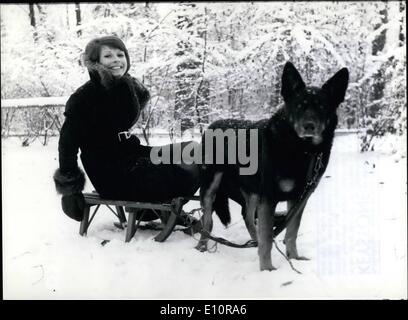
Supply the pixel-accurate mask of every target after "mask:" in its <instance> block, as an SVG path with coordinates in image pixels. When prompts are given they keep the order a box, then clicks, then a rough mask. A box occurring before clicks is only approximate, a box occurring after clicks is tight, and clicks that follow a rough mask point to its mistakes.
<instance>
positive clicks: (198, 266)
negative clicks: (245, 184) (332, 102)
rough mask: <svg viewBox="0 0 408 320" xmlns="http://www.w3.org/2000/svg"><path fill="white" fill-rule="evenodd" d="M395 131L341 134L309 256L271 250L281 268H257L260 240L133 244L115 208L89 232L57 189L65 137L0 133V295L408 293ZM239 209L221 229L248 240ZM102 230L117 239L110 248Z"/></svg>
mask: <svg viewBox="0 0 408 320" xmlns="http://www.w3.org/2000/svg"><path fill="white" fill-rule="evenodd" d="M389 141H390V140H388V142H387V141H386V140H385V142H384V143H383V145H382V146H381V148H380V150H382V151H377V152H374V153H365V154H360V153H359V152H358V140H357V138H356V136H355V135H342V136H338V137H336V140H335V143H334V148H333V153H332V157H331V162H330V164H329V167H328V169H327V171H326V173H325V177H324V178H323V179H322V181H321V183H320V185H319V187H318V188H317V190H316V192H315V193H314V195H313V196H312V197H311V199H310V201H309V203H308V205H307V207H306V211H305V213H304V218H303V221H302V225H301V229H300V236H299V239H298V247H299V251H300V253H301V254H302V255H305V256H308V257H310V258H311V260H310V261H293V264H294V266H295V267H296V268H297V269H298V270H300V271H301V272H302V274H297V273H295V272H294V271H293V270H292V269H291V268H290V266H289V264H288V263H287V261H286V260H285V259H284V258H283V257H282V256H281V255H280V254H279V252H278V251H277V250H276V249H275V248H274V249H273V253H272V256H273V264H274V266H275V267H277V270H276V271H273V272H260V271H259V266H258V256H257V250H256V248H250V249H235V248H230V247H226V246H223V245H218V246H217V248H216V250H215V252H212V253H201V252H198V251H197V250H195V249H194V246H195V245H196V243H197V237H196V238H192V237H189V236H187V235H185V234H184V233H182V232H174V233H172V235H171V236H170V237H169V238H168V240H167V241H166V242H164V243H157V242H155V241H153V240H152V238H153V236H154V235H155V233H154V232H153V231H138V232H137V233H136V235H135V238H134V239H133V240H132V241H131V242H130V243H125V242H124V238H125V232H124V231H122V230H118V229H116V228H115V227H114V226H113V222H114V221H115V219H114V218H115V217H114V216H113V215H112V214H111V213H110V211H108V210H107V209H100V210H99V212H98V214H97V215H96V217H95V219H94V221H93V223H92V225H91V227H90V229H89V231H88V235H87V237H81V236H79V234H78V230H79V223H77V222H75V221H73V220H70V219H69V218H67V217H66V216H65V215H64V214H63V213H62V211H61V208H60V198H59V196H58V195H57V194H56V192H55V191H54V185H53V181H52V174H53V171H54V169H55V168H56V167H57V164H58V161H57V160H58V155H57V139H56V138H53V139H52V140H51V141H50V143H49V144H48V145H47V146H45V147H44V146H42V145H41V143H40V142H39V141H36V142H35V143H33V144H32V145H31V146H29V147H21V146H20V145H21V141H20V140H18V139H13V138H8V139H5V140H2V192H3V199H2V200H3V205H2V206H3V208H2V209H3V225H2V227H3V293H4V298H5V299H356V298H357V299H366V298H368V299H383V298H390V299H400V298H405V299H406V298H407V256H406V252H407V211H406V197H407V195H406V181H407V174H406V149H405V145H406V141H400V142H395V141H394V142H393V145H392V144H390V142H389ZM391 141H392V140H391ZM155 142H156V144H158V143H164V142H165V141H158V140H156V141H155ZM393 151H397V152H396V153H395V152H393ZM86 190H87V191H90V190H92V186H91V185H90V183H89V181H88V183H87V186H86ZM196 206H197V203H193V202H191V203H189V204H188V205H187V206H186V207H185V209H187V210H188V209H190V208H194V207H196ZM231 207H232V213H233V221H232V224H231V226H230V227H229V228H227V229H225V228H224V227H223V226H222V225H221V223H220V222H219V220H218V218H217V217H216V216H214V219H215V220H214V221H215V226H214V234H215V235H219V236H223V237H226V238H228V239H230V240H233V241H236V242H241V243H243V242H245V241H247V240H248V239H249V235H248V233H247V231H246V228H245V225H244V223H243V220H242V218H241V216H240V210H239V207H238V206H237V205H236V204H235V203H231ZM103 239H109V240H111V241H110V242H109V243H107V244H106V245H104V246H103V245H101V242H102V241H103ZM281 240H282V236H280V237H279V238H278V244H279V246H280V248H281V249H282V250H284V245H283V243H282V241H281ZM210 244H211V242H210Z"/></svg>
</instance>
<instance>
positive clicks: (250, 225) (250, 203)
mask: <svg viewBox="0 0 408 320" xmlns="http://www.w3.org/2000/svg"><path fill="white" fill-rule="evenodd" d="M241 193H242V195H243V196H244V198H245V208H244V207H243V209H242V211H243V216H244V221H245V225H246V227H247V230H248V232H249V234H250V236H251V238H252V240H253V241H254V242H256V243H257V242H258V237H257V231H256V227H255V213H256V210H257V207H258V203H259V196H258V195H257V194H255V193H251V194H247V193H246V192H244V191H242V190H241Z"/></svg>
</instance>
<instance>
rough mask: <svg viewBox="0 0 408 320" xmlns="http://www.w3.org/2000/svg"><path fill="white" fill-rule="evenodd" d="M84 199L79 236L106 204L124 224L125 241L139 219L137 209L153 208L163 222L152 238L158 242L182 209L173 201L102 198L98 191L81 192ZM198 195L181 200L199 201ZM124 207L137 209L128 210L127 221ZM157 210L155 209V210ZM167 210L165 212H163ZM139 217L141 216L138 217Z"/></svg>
mask: <svg viewBox="0 0 408 320" xmlns="http://www.w3.org/2000/svg"><path fill="white" fill-rule="evenodd" d="M83 195H84V199H85V208H84V215H83V219H82V221H81V225H80V228H79V234H80V235H81V236H83V235H86V233H87V230H88V228H89V225H90V224H91V222H92V219H93V217H94V216H95V214H96V212H97V210H98V209H99V207H100V206H101V205H105V206H108V208H109V209H110V210H111V211H112V212H113V213H114V214H115V215H116V216H117V217H118V218H119V223H120V225H121V226H124V225H126V237H125V242H129V241H130V240H131V239H132V238H133V236H134V235H135V233H136V230H137V228H138V226H139V223H140V221H137V214H138V213H140V211H139V210H143V209H153V210H155V212H156V214H157V215H158V219H160V220H161V221H162V223H163V224H164V226H163V229H162V230H161V232H160V233H159V234H158V235H157V236H156V237H155V238H154V239H155V240H156V241H158V242H163V241H165V240H166V239H167V238H168V237H169V236H170V234H171V232H172V231H173V229H174V227H175V226H176V222H177V217H178V216H179V214H180V212H181V210H182V204H181V203H179V205H176V206H175V205H174V204H173V203H160V202H157V203H153V202H138V201H127V200H111V199H104V198H101V197H100V196H99V194H98V193H96V192H92V193H83ZM199 199H200V198H199V196H192V197H188V198H183V200H188V201H189V200H195V201H199ZM92 206H96V209H95V210H94V213H93V215H92V217H91V219H89V215H90V208H91V207H92ZM110 206H115V207H116V213H115V212H114V211H113V210H112V209H111V208H110ZM124 207H126V208H134V209H137V210H132V211H131V212H128V221H127V220H126V216H125V210H124ZM156 210H157V211H156ZM165 212H167V214H165ZM140 219H141V217H140Z"/></svg>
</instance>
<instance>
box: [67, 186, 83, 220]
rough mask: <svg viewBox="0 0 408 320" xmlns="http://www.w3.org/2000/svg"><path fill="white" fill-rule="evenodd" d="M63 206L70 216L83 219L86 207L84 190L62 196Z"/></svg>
mask: <svg viewBox="0 0 408 320" xmlns="http://www.w3.org/2000/svg"><path fill="white" fill-rule="evenodd" d="M61 206H62V210H63V211H64V213H65V214H66V215H67V216H68V217H70V218H71V219H74V220H76V221H81V220H82V218H83V216H84V208H85V199H84V196H83V194H82V192H80V193H73V194H68V195H64V196H62V198H61Z"/></svg>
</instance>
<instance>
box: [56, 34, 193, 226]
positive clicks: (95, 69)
mask: <svg viewBox="0 0 408 320" xmlns="http://www.w3.org/2000/svg"><path fill="white" fill-rule="evenodd" d="M84 63H85V66H86V67H87V69H88V72H89V76H90V80H89V81H88V82H86V83H85V84H84V85H82V86H81V87H80V88H79V89H77V90H76V91H75V92H74V93H73V94H72V95H71V96H70V98H69V99H68V101H67V103H66V107H65V113H64V115H65V121H64V124H63V126H62V128H61V132H60V138H59V144H58V152H59V168H58V169H57V170H56V172H55V174H54V182H55V186H56V189H57V192H58V193H59V194H61V195H62V199H61V203H62V209H63V211H64V212H65V214H67V215H68V216H69V217H70V218H72V219H75V220H77V221H81V219H82V215H83V208H84V197H83V195H82V191H83V189H84V185H85V175H84V173H83V171H82V170H81V169H80V168H79V167H78V163H77V154H78V150H81V154H80V157H81V161H82V164H83V167H84V169H85V171H86V173H87V176H88V177H89V179H90V181H91V182H92V185H93V186H94V187H95V189H96V191H97V192H98V193H99V194H100V196H101V197H103V198H107V199H121V200H130V201H166V200H170V199H173V198H175V197H182V196H191V195H194V193H195V191H196V190H197V189H198V167H197V166H196V165H186V164H181V165H177V164H159V165H156V164H153V163H152V161H151V159H150V150H151V147H148V146H143V145H141V144H140V140H139V139H138V138H137V137H136V136H135V135H129V133H128V132H127V130H129V129H130V128H131V127H132V126H133V125H134V124H135V123H136V121H137V120H138V118H139V116H140V113H141V111H142V110H143V108H144V107H145V106H146V103H147V102H148V100H149V98H150V94H149V92H148V90H147V89H146V87H145V86H144V85H143V84H142V83H141V82H139V81H138V80H137V79H135V78H133V77H132V76H130V75H129V74H128V71H129V68H130V59H129V54H128V51H127V49H126V47H125V45H124V43H123V42H122V41H121V40H120V39H119V38H117V37H115V36H105V37H101V38H96V39H94V40H92V41H90V42H89V43H88V45H87V46H86V49H85V53H84Z"/></svg>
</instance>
